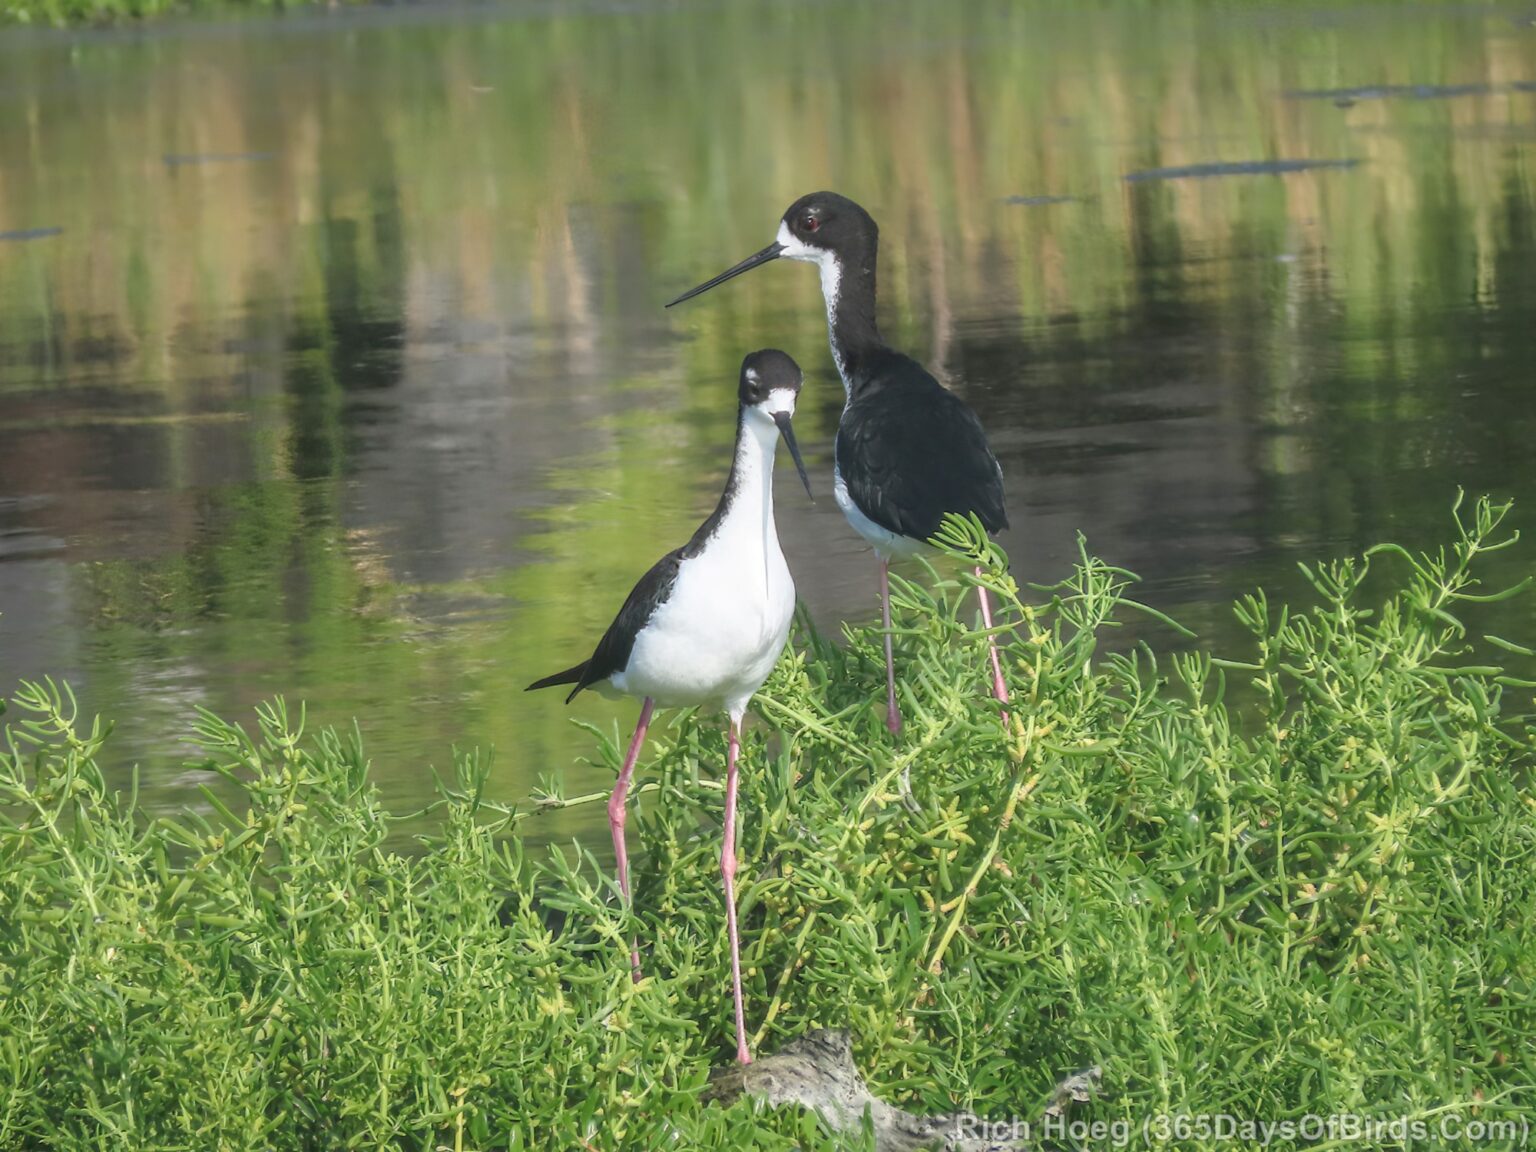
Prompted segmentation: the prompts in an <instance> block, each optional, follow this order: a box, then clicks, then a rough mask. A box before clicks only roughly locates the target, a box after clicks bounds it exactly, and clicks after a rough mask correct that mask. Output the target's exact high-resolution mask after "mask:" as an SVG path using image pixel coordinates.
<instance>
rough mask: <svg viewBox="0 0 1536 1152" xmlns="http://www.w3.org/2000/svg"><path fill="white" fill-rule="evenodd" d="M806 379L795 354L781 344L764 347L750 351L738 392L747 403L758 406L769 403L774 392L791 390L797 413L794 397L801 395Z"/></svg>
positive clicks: (791, 403)
mask: <svg viewBox="0 0 1536 1152" xmlns="http://www.w3.org/2000/svg"><path fill="white" fill-rule="evenodd" d="M803 382H804V376H803V375H802V374H801V372H800V365H798V364H796V363H795V361H794V358H793V357H792V356H790V355H788V354H787V353H784V352H780V351H779V350H778V349H777V348H760V349H758V350H757V351H756V352H749V353H747V358H746V359H745V360H743V361H742V362H741V386H740V388H739V389H738V390H737V395H738V396H739V397H740V399H741V403H742V406H743V407H745V408H755V407H757V406H758V405H759V404H763V403H766V402H767V401H768V398H769V394H770V393H772V392H787V393H788V394H789V395H788V398H787V399H788V402H789V411H790V412H791V413H793V412H794V410H795V404H794V398H795V397H797V396H799V395H800V385H801V384H802V383H803ZM780 406H781V405H780Z"/></svg>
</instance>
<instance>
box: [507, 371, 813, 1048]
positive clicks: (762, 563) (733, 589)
mask: <svg viewBox="0 0 1536 1152" xmlns="http://www.w3.org/2000/svg"><path fill="white" fill-rule="evenodd" d="M802 383H803V376H802V374H801V372H800V366H799V365H798V364H796V363H795V361H794V360H793V359H792V358H791V357H790V356H788V355H786V354H785V353H783V352H780V351H779V350H778V349H776V348H764V349H761V350H759V351H756V352H753V353H751V354H750V355H748V356H747V357H746V359H744V360H743V361H742V363H741V376H740V380H739V384H738V388H737V398H738V401H739V404H738V408H737V415H736V449H735V456H734V458H733V460H732V462H731V471H730V475H729V476H728V478H727V479H726V482H725V490H724V491H722V492H721V493H720V500H719V503H717V504H716V505H715V510H714V511H713V512H711V513H710V514H709V517H708V518H707V519H706V520H705V521H704V523H702V524H700V525H699V528H698V530H697V531H696V532H694V534H693V536H692V537H691V538H690V539H689V541H688V543H686V544H684V545H683V546H682V547H680V548H675V549H673V550H672V551H671V552H668V553H667V554H666V555H665V556H663V557H662V558H661V559H660V560H658V561H657V562H656V563H655V565H653V566H652V567H651V569H650V570H649V571H648V572H646V574H645V575H644V576H642V577H640V580H639V581H638V582H637V583H636V584H635V586H634V589H633V590H632V591H631V592H630V594H629V596H628V598H627V599H626V600H625V601H624V605H623V607H621V608H620V609H619V613H618V615H617V616H615V617H614V619H613V623H612V624H610V625H609V626H608V630H607V631H606V632H604V633H603V637H602V639H601V640H599V641H598V642H597V647H596V648H594V649H593V650H592V655H591V656H589V657H587V659H585V660H583V661H582V662H581V663H580V664H575V665H573V666H571V667H570V668H567V669H565V671H563V672H556V673H555V674H554V675H552V676H545V677H544V678H543V679H541V680H535V681H534V682H533V683H532V684H530V685H528V688H527V689H526V690H527V691H530V692H531V691H533V690H534V689H537V688H549V687H552V686H554V685H565V684H570V685H573V687H572V688H571V691H570V695H568V696H567V697H566V698H565V700H566V703H567V704H569V703H570V702H571V701H572V700H574V699H575V698H576V695H577V693H579V692H581V691H582V689H584V688H592V689H594V690H596V691H597V692H599V693H600V694H603V695H607V696H622V695H628V696H637V697H640V699H641V701H642V703H641V705H640V718H639V720H638V721H637V722H636V724H635V732H634V736H633V737H632V738H631V740H630V742H629V751H628V753H627V754H626V755H625V757H624V764H623V767H622V768H621V769H620V770H619V778H618V780H617V782H616V783H615V784H614V787H613V793H612V795H611V796H609V798H608V827H609V831H610V832H611V833H612V835H613V850H614V855H615V857H616V858H617V863H618V872H619V889H620V892H621V893H622V895H623V898H624V902H625V905H626V906H632V904H631V902H632V896H631V893H630V886H629V854H628V852H627V851H626V848H625V843H624V819H625V800H626V798H627V796H628V793H629V782H630V778H631V777H632V776H633V774H634V770H635V762H636V761H637V760H638V759H639V756H640V748H641V746H642V745H643V744H644V743H645V734H646V730H647V729H648V728H649V727H650V723H651V714H652V711H653V710H654V709H655V708H656V707H657V706H658V705H659V706H660V707H663V708H668V707H691V706H696V705H707V706H717V707H719V708H720V709H721V710H723V711H724V712H725V714H726V716H727V718H728V723H727V729H726V731H727V736H726V769H725V772H726V775H725V836H724V844H723V845H722V847H721V852H720V878H721V883H722V885H723V886H724V889H725V906H726V924H727V926H728V932H729V936H730V948H731V993H732V1000H733V1004H734V1008H735V1014H736V1058H737V1059H738V1060H739V1061H740V1062H741V1063H743V1064H749V1063H751V1060H752V1056H751V1053H750V1051H749V1050H748V1047H747V1040H746V1024H745V1013H744V1012H743V1010H742V996H741V944H740V938H739V936H738V933H737V926H736V891H735V878H736V789H737V757H738V754H739V750H740V740H741V724H742V720H743V718H744V716H745V714H746V710H747V705H748V703H750V701H751V699H752V697H753V696H754V695H755V694H756V693H757V690H758V689H759V688H761V687H762V686H763V681H765V680H766V679H767V678H768V674H769V673H770V672H772V671H773V666H774V665H775V664H776V663H778V659H779V654H780V653H781V652H783V651H784V645H785V643H786V642H787V640H788V639H789V624H790V619H791V617H792V616H793V615H794V611H795V582H794V579H793V578H792V577H791V576H790V573H789V565H788V564H787V563H786V562H785V560H784V553H783V551H782V550H781V549H780V547H779V534H778V529H777V527H776V526H775V522H774V517H773V460H774V455H775V450H776V449H777V447H778V441H779V439H780V438H781V437H782V439H783V440H784V443H785V444H786V445H787V446H788V448H789V454H790V456H792V457H793V458H794V462H795V468H796V469H797V470H798V471H799V473H800V480H801V483H803V484H804V485H805V492H806V495H807V496H811V481H810V478H809V477H808V476H807V475H806V471H805V463H804V461H803V460H802V459H801V457H800V448H799V446H798V445H797V444H796V443H795V431H794V425H793V424H792V423H791V417H793V416H794V412H795V401H796V399H797V398H798V397H799V395H800V387H801V384H802ZM812 498H813V499H814V497H812ZM630 964H631V968H632V971H633V974H634V978H635V980H637V981H638V980H639V979H640V954H639V951H638V948H636V949H634V950H632V951H631V953H630Z"/></svg>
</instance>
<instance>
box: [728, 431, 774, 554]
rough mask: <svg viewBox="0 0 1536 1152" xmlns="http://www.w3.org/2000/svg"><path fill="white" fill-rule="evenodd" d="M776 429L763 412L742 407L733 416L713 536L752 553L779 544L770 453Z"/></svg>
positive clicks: (771, 456) (765, 551)
mask: <svg viewBox="0 0 1536 1152" xmlns="http://www.w3.org/2000/svg"><path fill="white" fill-rule="evenodd" d="M778 443H779V430H778V427H777V426H776V425H775V424H774V423H773V421H772V420H771V419H770V418H769V417H767V416H766V415H764V414H763V413H762V412H759V411H755V410H752V409H748V408H742V409H741V410H740V414H739V415H738V416H737V419H736V455H735V458H734V459H733V460H732V461H731V474H730V477H729V478H728V479H727V480H726V482H725V491H724V492H722V493H721V494H720V504H719V506H718V507H717V508H716V509H715V516H714V517H712V518H711V519H714V520H715V521H716V523H715V526H714V534H713V535H714V538H715V539H716V540H718V541H720V542H721V543H724V544H726V545H727V546H728V547H729V548H731V549H732V550H733V551H736V550H745V551H750V552H752V553H753V554H754V555H757V554H763V555H766V553H767V552H768V550H769V546H770V545H771V546H772V547H773V548H777V547H778V534H777V532H775V530H774V525H773V457H774V451H775V449H777V447H778Z"/></svg>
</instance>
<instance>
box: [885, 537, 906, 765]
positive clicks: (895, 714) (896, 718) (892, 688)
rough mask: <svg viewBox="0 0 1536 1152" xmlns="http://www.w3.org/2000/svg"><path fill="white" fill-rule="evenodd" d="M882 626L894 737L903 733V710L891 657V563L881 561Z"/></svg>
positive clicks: (887, 704) (889, 722)
mask: <svg viewBox="0 0 1536 1152" xmlns="http://www.w3.org/2000/svg"><path fill="white" fill-rule="evenodd" d="M880 624H881V627H883V628H884V629H885V726H886V727H887V728H889V729H890V730H891V733H892V735H895V734H896V733H898V732H900V731H901V709H900V708H898V707H896V662H895V660H894V659H893V658H892V656H891V562H890V561H889V560H886V559H884V558H883V557H882V558H881V560H880Z"/></svg>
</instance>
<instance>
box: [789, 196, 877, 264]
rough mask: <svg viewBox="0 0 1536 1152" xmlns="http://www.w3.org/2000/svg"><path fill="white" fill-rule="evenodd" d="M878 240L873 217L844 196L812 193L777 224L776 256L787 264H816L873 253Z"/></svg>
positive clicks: (801, 198)
mask: <svg viewBox="0 0 1536 1152" xmlns="http://www.w3.org/2000/svg"><path fill="white" fill-rule="evenodd" d="M879 238H880V229H879V228H878V227H876V225H875V220H874V217H872V216H871V215H870V214H869V213H868V212H866V211H864V209H862V208H860V207H859V206H858V205H857V204H855V203H854V202H853V201H852V200H850V199H848V197H846V196H839V195H838V194H837V193H836V192H812V193H811V194H810V195H809V196H802V197H800V199H798V200H796V201H795V202H794V203H793V204H791V205H790V206H789V211H788V212H786V213H784V219H783V220H782V221H781V222H780V224H779V235H778V243H779V245H780V250H779V255H780V256H783V257H785V258H786V259H790V260H810V261H813V262H815V261H819V260H821V259H823V258H824V256H825V254H826V253H831V254H832V255H834V256H840V255H845V254H852V253H859V254H862V253H864V252H866V251H868V250H870V249H872V248H873V247H874V246H875V244H876V242H877V241H878V240H879Z"/></svg>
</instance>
